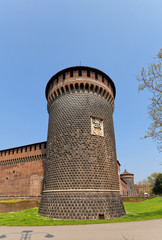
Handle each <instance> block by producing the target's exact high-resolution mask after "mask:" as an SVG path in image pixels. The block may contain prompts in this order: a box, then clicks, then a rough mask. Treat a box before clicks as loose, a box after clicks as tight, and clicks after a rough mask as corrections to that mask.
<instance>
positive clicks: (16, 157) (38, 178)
mask: <svg viewBox="0 0 162 240" xmlns="http://www.w3.org/2000/svg"><path fill="white" fill-rule="evenodd" d="M45 157H46V142H42V143H38V144H31V145H27V146H22V147H17V148H12V149H6V150H3V151H0V173H1V174H0V199H4V198H10V197H35V196H37V197H40V195H41V191H42V180H43V174H44V160H45Z"/></svg>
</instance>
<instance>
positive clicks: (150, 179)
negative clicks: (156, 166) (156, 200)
mask: <svg viewBox="0 0 162 240" xmlns="http://www.w3.org/2000/svg"><path fill="white" fill-rule="evenodd" d="M160 174H161V173H157V172H154V173H152V174H151V175H150V176H148V177H147V179H148V183H149V184H151V185H152V186H153V185H154V184H155V181H156V178H157V177H158V176H159V175H160Z"/></svg>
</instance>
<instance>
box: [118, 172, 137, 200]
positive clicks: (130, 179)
mask: <svg viewBox="0 0 162 240" xmlns="http://www.w3.org/2000/svg"><path fill="white" fill-rule="evenodd" d="M120 178H122V179H123V180H124V181H125V182H126V183H127V195H128V196H129V197H134V195H135V193H134V174H133V173H129V172H127V171H126V169H125V171H124V172H123V173H121V174H120Z"/></svg>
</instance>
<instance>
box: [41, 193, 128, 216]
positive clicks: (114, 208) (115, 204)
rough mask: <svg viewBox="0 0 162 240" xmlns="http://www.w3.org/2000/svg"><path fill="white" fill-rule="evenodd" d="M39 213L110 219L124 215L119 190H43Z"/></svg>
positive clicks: (43, 214)
mask: <svg viewBox="0 0 162 240" xmlns="http://www.w3.org/2000/svg"><path fill="white" fill-rule="evenodd" d="M39 214H40V215H42V216H45V217H50V218H57V219H111V218H118V217H121V216H124V215H125V210H124V206H123V202H122V200H121V196H120V192H75V191H72V192H44V193H43V196H42V200H41V204H40V208H39Z"/></svg>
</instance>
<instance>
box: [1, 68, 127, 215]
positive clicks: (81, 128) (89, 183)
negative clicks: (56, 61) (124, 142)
mask: <svg viewBox="0 0 162 240" xmlns="http://www.w3.org/2000/svg"><path fill="white" fill-rule="evenodd" d="M46 98H47V109H48V113H49V123H48V136H47V142H41V143H36V144H30V145H27V146H22V147H17V148H12V149H6V150H1V151H0V171H1V176H0V196H1V198H2V197H4V198H5V197H14V196H15V197H18V196H24V197H25V196H26V197H30V196H31V197H34V196H40V195H41V203H40V208H39V214H40V215H43V216H47V217H52V218H60V219H104V218H105V219H109V218H115V217H120V216H123V215H125V210H124V206H123V203H122V200H121V194H120V187H119V182H120V179H119V174H118V163H117V158H116V147H115V136H114V127H113V117H112V115H113V111H114V99H115V85H114V83H113V81H112V80H111V78H110V77H109V76H108V75H106V74H105V73H104V72H102V71H100V70H98V69H95V68H91V67H86V66H76V67H70V68H67V69H63V70H61V71H60V72H58V73H56V74H55V75H54V76H53V77H52V78H51V79H50V80H49V82H48V83H47V86H46Z"/></svg>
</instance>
